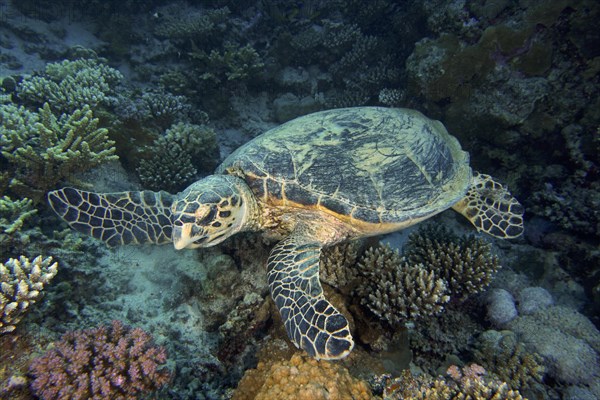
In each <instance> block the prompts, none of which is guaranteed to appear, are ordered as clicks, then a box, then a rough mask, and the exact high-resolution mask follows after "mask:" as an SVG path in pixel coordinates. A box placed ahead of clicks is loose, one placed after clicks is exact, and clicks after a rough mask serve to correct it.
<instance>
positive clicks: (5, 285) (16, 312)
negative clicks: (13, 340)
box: [0, 256, 58, 334]
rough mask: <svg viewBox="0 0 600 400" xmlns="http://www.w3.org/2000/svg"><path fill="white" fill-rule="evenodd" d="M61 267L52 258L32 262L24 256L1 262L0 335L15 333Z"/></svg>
mask: <svg viewBox="0 0 600 400" xmlns="http://www.w3.org/2000/svg"><path fill="white" fill-rule="evenodd" d="M57 269H58V264H57V263H56V262H55V263H52V257H48V258H45V259H42V256H38V257H36V258H35V259H34V260H33V261H29V259H28V258H27V257H25V256H21V257H20V259H18V260H17V259H13V258H11V259H10V260H8V261H7V262H6V263H4V264H3V263H0V334H3V333H8V332H12V331H14V330H15V328H16V325H17V324H18V323H19V321H20V320H21V319H22V318H23V316H24V315H25V312H26V311H27V309H28V308H29V306H30V305H31V304H34V303H35V302H36V301H37V300H39V299H40V298H41V296H42V290H43V289H44V285H47V284H48V283H49V282H50V280H51V279H52V278H54V276H55V275H56V273H57Z"/></svg>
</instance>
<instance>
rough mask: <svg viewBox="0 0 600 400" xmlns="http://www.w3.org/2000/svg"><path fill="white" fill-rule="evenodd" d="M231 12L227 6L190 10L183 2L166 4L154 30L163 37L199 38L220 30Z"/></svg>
mask: <svg viewBox="0 0 600 400" xmlns="http://www.w3.org/2000/svg"><path fill="white" fill-rule="evenodd" d="M229 13H230V11H229V8H227V7H222V8H216V9H210V10H203V11H201V12H199V11H192V12H190V9H186V8H185V7H181V4H179V5H175V4H174V5H170V6H165V7H164V8H163V10H162V12H161V19H160V22H159V23H158V25H157V26H156V29H155V31H154V32H155V33H156V35H157V36H159V37H163V38H169V39H193V40H198V38H203V37H208V36H209V35H210V34H212V33H214V32H216V31H218V30H219V29H218V26H219V24H221V23H223V22H224V21H225V20H226V19H227V17H228V15H229Z"/></svg>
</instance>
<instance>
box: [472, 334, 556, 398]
mask: <svg viewBox="0 0 600 400" xmlns="http://www.w3.org/2000/svg"><path fill="white" fill-rule="evenodd" d="M475 357H476V359H477V360H478V361H479V362H480V363H481V364H483V365H484V366H486V367H487V369H488V370H489V371H493V372H494V374H496V375H497V376H498V377H499V378H500V379H502V380H503V381H505V382H507V383H508V384H509V385H510V386H511V387H514V388H521V389H524V388H527V387H530V386H531V384H532V383H533V382H536V381H537V382H541V380H542V377H543V375H544V367H543V365H542V361H543V360H542V358H541V357H540V356H539V355H538V354H536V353H530V352H528V351H527V350H526V349H525V346H524V345H523V344H522V343H520V342H518V341H517V339H516V336H515V334H514V333H513V332H511V331H501V332H498V331H494V330H490V331H486V332H484V333H483V334H482V335H481V336H480V339H479V342H478V344H477V351H476V352H475Z"/></svg>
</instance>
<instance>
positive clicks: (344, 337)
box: [267, 235, 354, 360]
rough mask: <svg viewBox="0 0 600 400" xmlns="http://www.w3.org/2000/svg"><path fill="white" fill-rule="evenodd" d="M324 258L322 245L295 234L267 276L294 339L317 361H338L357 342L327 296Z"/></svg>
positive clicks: (274, 256) (279, 249)
mask: <svg viewBox="0 0 600 400" xmlns="http://www.w3.org/2000/svg"><path fill="white" fill-rule="evenodd" d="M320 255H321V244H319V243H306V240H305V239H304V238H303V237H301V236H295V235H292V236H290V237H288V238H287V239H285V240H283V241H281V242H279V243H278V244H277V245H276V246H275V248H274V249H273V251H272V252H271V254H270V255H269V260H268V263H267V268H268V272H267V276H268V280H269V288H270V289H271V296H272V297H273V300H274V301H275V305H277V308H278V309H279V312H280V314H281V319H282V320H283V323H284V325H285V329H286V331H287V333H288V336H289V338H290V340H291V341H292V342H294V344H295V345H296V347H298V348H301V349H303V350H305V351H306V352H307V353H308V354H309V355H311V356H312V357H315V358H316V359H325V360H335V359H339V358H343V357H345V356H347V355H348V354H349V353H350V351H351V350H352V348H353V347H354V341H353V339H352V335H351V334H350V328H349V326H348V320H346V318H345V317H344V316H343V315H342V314H341V313H340V312H339V311H338V310H337V309H336V308H335V307H334V306H333V305H332V304H331V303H330V302H329V301H327V299H326V298H325V296H324V295H323V288H322V287H321V283H320V282H319V258H320Z"/></svg>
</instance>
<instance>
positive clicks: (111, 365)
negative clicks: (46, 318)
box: [29, 321, 171, 400]
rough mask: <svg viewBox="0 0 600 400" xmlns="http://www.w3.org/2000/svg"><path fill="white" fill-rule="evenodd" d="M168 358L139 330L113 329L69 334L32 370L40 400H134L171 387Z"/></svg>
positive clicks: (116, 324)
mask: <svg viewBox="0 0 600 400" xmlns="http://www.w3.org/2000/svg"><path fill="white" fill-rule="evenodd" d="M166 360H167V353H166V350H165V349H164V348H163V347H158V346H156V345H154V344H153V343H152V337H151V336H150V335H149V334H148V333H146V332H144V331H143V330H142V329H140V328H129V327H127V326H124V325H123V324H122V323H121V322H119V321H113V323H112V325H111V326H101V327H98V328H93V329H87V330H83V331H75V332H67V333H65V334H64V335H63V336H62V338H61V340H59V341H58V342H56V343H55V344H54V347H53V348H51V349H50V350H48V352H46V353H45V354H44V355H42V356H40V357H38V358H36V359H34V360H33V361H32V363H31V365H30V367H29V372H30V374H31V375H32V376H33V377H34V380H33V382H32V384H31V388H32V390H33V392H34V393H35V395H36V396H38V397H39V398H40V399H42V400H59V399H115V400H133V399H137V398H139V396H140V395H142V394H145V393H148V392H152V391H155V390H157V389H159V388H161V387H162V386H164V385H165V384H166V383H168V382H169V380H170V377H171V373H170V371H169V370H168V369H167V368H165V367H164V366H163V365H164V364H165V362H166Z"/></svg>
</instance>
